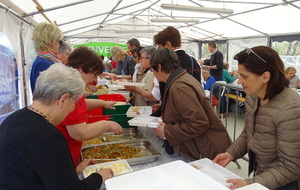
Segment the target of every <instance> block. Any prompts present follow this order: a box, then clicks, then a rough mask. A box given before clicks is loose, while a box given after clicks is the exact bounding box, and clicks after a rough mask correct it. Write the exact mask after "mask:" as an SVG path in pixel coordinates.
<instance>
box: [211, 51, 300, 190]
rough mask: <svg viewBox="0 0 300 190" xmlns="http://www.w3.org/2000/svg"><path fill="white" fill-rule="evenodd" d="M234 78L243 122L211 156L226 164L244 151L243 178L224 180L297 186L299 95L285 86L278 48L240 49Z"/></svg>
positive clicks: (291, 189) (284, 189)
mask: <svg viewBox="0 0 300 190" xmlns="http://www.w3.org/2000/svg"><path fill="white" fill-rule="evenodd" d="M234 59H235V60H237V61H238V72H239V75H240V77H239V80H238V84H240V85H242V87H243V89H244V91H245V93H246V94H247V96H246V102H245V108H246V114H245V126H244V129H243V131H242V133H241V135H240V136H239V137H238V138H237V139H236V141H234V143H233V144H232V145H231V146H230V147H229V148H228V149H227V150H226V152H225V153H222V154H219V155H218V156H217V157H216V158H215V159H214V160H213V161H214V162H216V163H218V164H220V165H222V166H226V165H227V164H228V163H229V162H230V161H232V160H236V159H238V158H241V157H243V156H244V155H245V154H246V153H248V156H249V175H250V174H251V173H252V172H254V177H253V178H249V179H246V180H243V179H230V180H228V181H227V182H228V183H232V184H233V186H232V187H231V189H236V188H239V187H242V186H245V185H248V184H251V183H260V184H262V185H263V186H265V187H267V188H269V189H280V190H297V189H300V183H299V182H300V173H299V171H300V138H299V134H300V96H299V95H298V94H297V93H296V92H295V91H293V90H292V89H290V88H288V85H289V81H288V79H287V78H285V74H284V64H283V62H282V60H281V58H280V57H279V55H278V53H277V52H276V51H275V50H273V49H272V48H270V47H267V46H256V47H253V48H248V49H246V50H244V51H241V52H240V53H238V54H237V55H235V57H234Z"/></svg>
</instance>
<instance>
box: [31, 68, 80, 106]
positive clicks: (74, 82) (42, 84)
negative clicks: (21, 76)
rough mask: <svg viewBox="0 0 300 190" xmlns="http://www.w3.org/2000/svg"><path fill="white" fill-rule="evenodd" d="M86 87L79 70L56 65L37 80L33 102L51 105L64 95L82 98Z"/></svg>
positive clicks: (42, 73) (41, 74)
mask: <svg viewBox="0 0 300 190" xmlns="http://www.w3.org/2000/svg"><path fill="white" fill-rule="evenodd" d="M85 86H86V84H85V82H84V81H83V80H82V78H81V75H80V73H79V71H78V70H77V69H74V68H72V67H68V66H65V65H63V64H62V63H55V64H53V65H51V66H50V67H49V68H48V69H47V70H45V71H43V72H41V73H40V75H39V77H38V78H37V81H36V84H35V90H34V93H33V100H40V101H42V102H43V103H44V104H46V105H50V104H51V103H52V102H53V101H55V100H57V99H59V98H60V97H61V96H62V95H64V94H69V95H70V96H82V95H83V94H84V93H85Z"/></svg>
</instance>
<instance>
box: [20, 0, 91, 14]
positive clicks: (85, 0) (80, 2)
mask: <svg viewBox="0 0 300 190" xmlns="http://www.w3.org/2000/svg"><path fill="white" fill-rule="evenodd" d="M90 1H94V0H84V1H79V2H74V3H69V4H65V5H62V6H57V7H52V8H48V9H43V10H38V11H35V12H31V13H27V14H24V15H23V17H28V16H32V15H35V14H39V13H44V12H47V11H53V10H56V9H60V8H65V7H69V6H73V5H77V4H82V3H87V2H90Z"/></svg>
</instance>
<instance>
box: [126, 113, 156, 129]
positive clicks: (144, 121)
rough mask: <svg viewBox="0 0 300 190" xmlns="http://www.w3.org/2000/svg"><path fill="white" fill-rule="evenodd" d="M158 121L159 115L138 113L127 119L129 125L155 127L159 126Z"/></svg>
mask: <svg viewBox="0 0 300 190" xmlns="http://www.w3.org/2000/svg"><path fill="white" fill-rule="evenodd" d="M159 121H161V118H159V117H153V116H147V115H139V116H136V117H134V118H133V119H131V120H129V121H128V123H129V125H130V126H139V127H151V128H156V127H159V126H160V123H159Z"/></svg>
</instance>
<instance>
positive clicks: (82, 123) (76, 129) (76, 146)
mask: <svg viewBox="0 0 300 190" xmlns="http://www.w3.org/2000/svg"><path fill="white" fill-rule="evenodd" d="M67 65H68V66H70V67H73V68H75V69H77V70H78V71H79V73H80V75H81V77H82V79H83V81H84V82H85V83H86V85H87V86H88V85H89V84H90V83H91V82H93V81H94V80H96V79H97V77H98V76H99V75H100V74H101V73H102V72H103V67H104V66H103V61H102V59H101V58H100V57H99V56H98V55H97V54H96V53H95V52H93V51H92V50H91V49H89V48H88V47H86V46H79V47H77V48H76V49H74V51H72V53H71V54H70V55H69V57H68V64H67ZM113 104H115V102H112V101H103V100H99V99H85V97H84V96H83V97H81V98H79V100H78V102H77V103H76V107H75V109H74V111H72V112H71V113H70V114H69V115H68V116H67V117H66V118H65V119H64V121H63V122H61V123H60V124H59V125H57V126H56V127H57V128H58V129H59V130H60V131H61V132H62V133H63V134H64V136H65V138H66V140H67V141H68V145H69V148H70V152H71V155H72V158H73V162H74V165H75V166H76V165H77V164H78V163H79V162H80V161H81V158H80V152H81V147H82V141H85V140H90V139H93V138H96V137H99V136H101V135H102V134H103V133H105V132H114V133H115V134H117V135H119V134H121V133H123V128H122V127H121V126H120V125H119V124H118V123H116V122H114V121H97V122H94V123H87V121H88V114H87V111H88V110H92V109H96V108H99V107H103V108H107V109H115V108H114V107H112V105H113Z"/></svg>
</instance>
